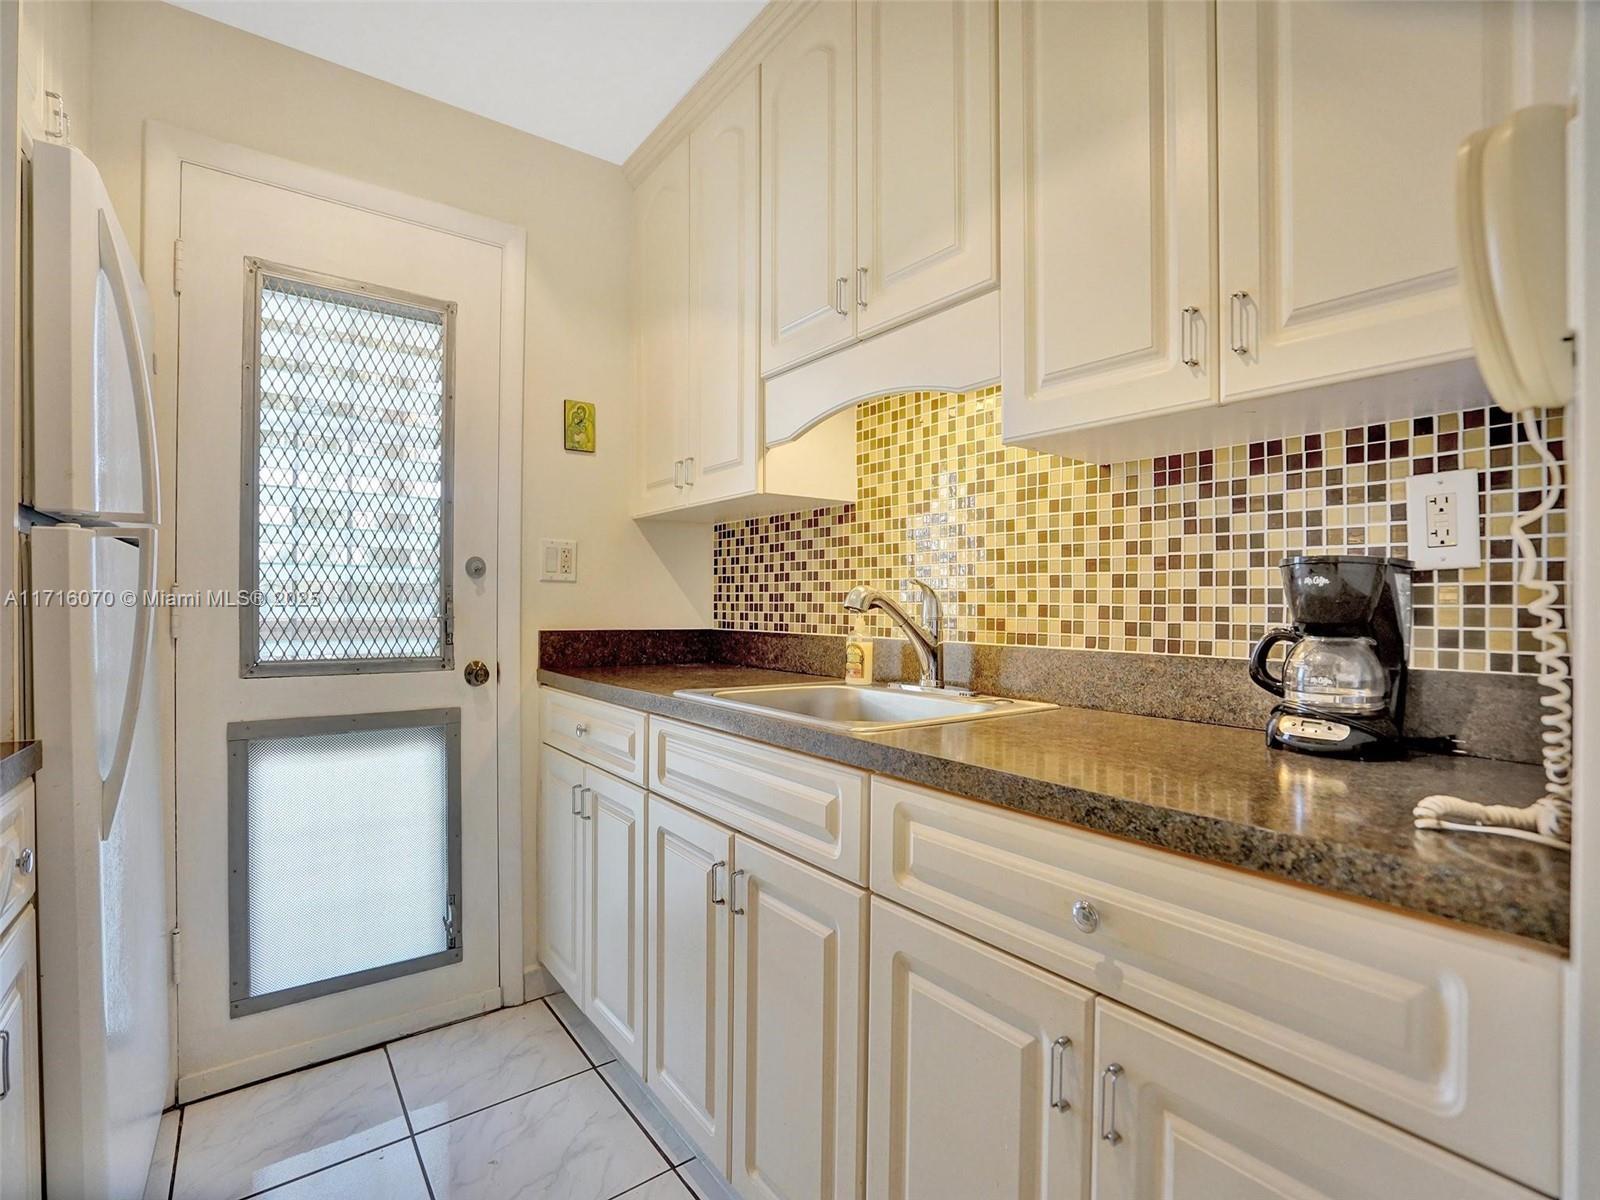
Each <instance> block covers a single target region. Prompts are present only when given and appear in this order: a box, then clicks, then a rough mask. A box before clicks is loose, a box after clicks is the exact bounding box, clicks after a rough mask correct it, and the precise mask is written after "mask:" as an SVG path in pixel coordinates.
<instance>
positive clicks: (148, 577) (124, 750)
mask: <svg viewBox="0 0 1600 1200" xmlns="http://www.w3.org/2000/svg"><path fill="white" fill-rule="evenodd" d="M129 533H130V534H132V535H133V536H135V537H137V538H138V539H139V586H140V588H141V592H140V594H139V595H138V596H137V597H136V598H135V601H134V617H133V647H132V650H131V651H130V653H129V655H128V686H127V690H126V691H125V692H124V693H123V697H122V718H121V720H120V721H118V723H117V741H116V746H115V748H114V749H113V751H112V754H111V769H110V770H109V771H107V772H106V778H105V783H104V784H103V785H102V787H101V793H100V840H101V841H106V840H109V839H110V837H111V827H112V825H113V824H114V823H115V822H116V819H117V804H118V803H119V802H120V801H121V799H122V785H123V783H124V781H125V780H126V779H127V777H128V759H129V758H130V757H131V756H132V754H133V735H134V731H135V730H136V729H137V727H138V724H139V701H140V699H141V698H142V697H143V695H144V675H145V672H146V671H147V670H149V669H150V656H151V643H152V641H153V640H154V633H155V590H156V531H155V530H154V529H138V530H130V531H129Z"/></svg>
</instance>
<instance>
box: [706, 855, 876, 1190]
mask: <svg viewBox="0 0 1600 1200" xmlns="http://www.w3.org/2000/svg"><path fill="white" fill-rule="evenodd" d="M734 862H735V865H736V867H737V868H738V879H737V881H736V883H735V886H734V887H733V896H732V900H731V903H732V904H733V905H734V906H735V907H734V922H733V930H734V955H733V961H734V985H733V1096H734V1112H733V1174H732V1181H733V1184H734V1186H735V1187H737V1188H738V1189H739V1193H740V1194H741V1195H742V1196H745V1197H747V1200H854V1198H855V1197H856V1196H858V1195H859V1183H860V1179H859V1175H860V1166H861V1137H862V1128H863V1120H862V1118H863V1105H862V1083H863V1074H862V1066H863V1063H862V1038H863V1035H864V1033H865V1025H866V1009H865V1004H864V1000H865V984H866V978H865V962H864V958H865V954H866V945H867V894H866V893H865V892H864V891H862V890H861V889H860V888H858V887H852V886H851V885H850V884H847V883H841V882H840V881H838V880H836V879H833V878H832V877H830V876H828V875H824V874H823V873H822V872H821V871H818V870H815V869H814V868H811V867H808V866H805V865H803V864H801V863H799V862H796V861H795V860H794V859H792V858H789V857H788V856H787V855H784V854H779V853H777V852H776V851H773V850H768V849H766V848H765V847H763V846H761V845H758V844H757V843H755V842H752V841H749V840H748V839H746V838H742V837H741V838H738V839H737V841H736V846H735V849H734ZM741 909H742V910H743V911H742V912H741V911H740V910H741Z"/></svg>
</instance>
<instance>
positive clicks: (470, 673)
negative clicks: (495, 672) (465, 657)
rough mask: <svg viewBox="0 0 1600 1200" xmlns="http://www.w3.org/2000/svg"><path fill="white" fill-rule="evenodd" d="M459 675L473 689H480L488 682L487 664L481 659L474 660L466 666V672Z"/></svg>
mask: <svg viewBox="0 0 1600 1200" xmlns="http://www.w3.org/2000/svg"><path fill="white" fill-rule="evenodd" d="M461 674H462V675H463V676H465V677H466V680H467V682H468V683H470V684H471V685H472V686H473V687H482V686H483V685H484V684H486V683H488V682H489V664H488V663H486V662H484V661H483V660H482V659H481V658H475V659H473V660H472V661H471V662H469V663H468V664H467V667H466V670H464V671H462V672H461Z"/></svg>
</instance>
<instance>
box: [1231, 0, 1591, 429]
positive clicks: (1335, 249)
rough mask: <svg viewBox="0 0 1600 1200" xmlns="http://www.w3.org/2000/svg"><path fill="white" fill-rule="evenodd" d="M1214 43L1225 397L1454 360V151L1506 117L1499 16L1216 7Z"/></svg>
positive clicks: (1497, 10)
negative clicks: (1234, 301)
mask: <svg viewBox="0 0 1600 1200" xmlns="http://www.w3.org/2000/svg"><path fill="white" fill-rule="evenodd" d="M1532 7H1534V8H1539V7H1543V6H1540V5H1534V6H1532ZM1550 7H1552V8H1561V7H1563V6H1561V5H1552V6H1550ZM1217 30H1218V45H1217V54H1218V65H1217V82H1218V138H1219V160H1218V161H1219V167H1220V174H1219V181H1218V182H1219V187H1220V212H1221V243H1220V261H1221V270H1222V296H1223V301H1224V303H1225V304H1226V303H1227V301H1228V299H1229V298H1230V297H1231V296H1232V295H1233V294H1234V293H1243V294H1244V295H1245V297H1247V298H1246V299H1245V300H1243V301H1241V302H1240V304H1239V305H1238V306H1237V316H1238V328H1237V329H1235V328H1234V327H1233V325H1234V322H1233V320H1232V313H1231V312H1230V313H1224V316H1225V317H1227V318H1228V321H1227V327H1226V328H1224V329H1223V331H1222V332H1223V340H1224V346H1227V345H1229V344H1230V343H1232V342H1233V341H1234V340H1237V341H1238V343H1239V344H1240V345H1241V346H1243V347H1245V349H1246V353H1244V354H1238V353H1233V352H1231V351H1228V350H1225V351H1224V355H1223V391H1224V398H1225V399H1228V400H1238V399H1242V398H1245V397H1248V396H1252V395H1258V394H1262V393H1266V392H1271V391H1276V390H1282V389H1284V388H1287V387H1292V386H1298V385H1303V384H1307V383H1313V382H1316V381H1319V380H1334V379H1340V378H1350V377H1356V376H1360V375H1364V374H1372V373H1374V372H1377V371H1381V370H1385V369H1392V368H1395V367H1401V366H1405V365H1408V364H1418V363H1425V362H1429V361H1439V360H1442V359H1448V358H1455V357H1460V356H1463V355H1465V354H1467V353H1468V352H1469V350H1470V345H1469V341H1468V337H1467V327H1466V320H1465V316H1464V314H1463V312H1462V309H1461V304H1460V300H1459V298H1458V295H1457V280H1456V248H1455V233H1454V198H1453V187H1454V169H1455V156H1456V147H1457V146H1458V145H1459V144H1460V143H1461V140H1462V139H1463V138H1464V137H1465V136H1466V135H1467V134H1469V133H1471V132H1472V131H1473V130H1475V129H1479V128H1481V127H1483V126H1484V125H1487V124H1489V123H1491V122H1493V121H1497V120H1499V119H1500V117H1501V116H1503V115H1504V114H1505V113H1506V112H1507V111H1508V110H1509V108H1510V106H1511V79H1512V57H1513V55H1512V45H1513V38H1512V30H1511V8H1510V6H1509V5H1500V4H1432V3H1416V2H1411V3H1392V4H1381V5H1369V4H1363V3H1351V2H1333V3H1326V2H1325V3H1310V4H1279V3H1237V4H1235V3H1229V4H1223V5H1221V6H1220V7H1219V10H1218V19H1217Z"/></svg>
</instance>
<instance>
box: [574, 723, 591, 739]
mask: <svg viewBox="0 0 1600 1200" xmlns="http://www.w3.org/2000/svg"><path fill="white" fill-rule="evenodd" d="M588 732H589V726H588V725H586V724H584V723H583V722H582V721H579V722H578V723H577V724H576V725H574V726H573V727H572V734H573V736H574V737H582V736H583V735H584V734H586V733H588Z"/></svg>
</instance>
